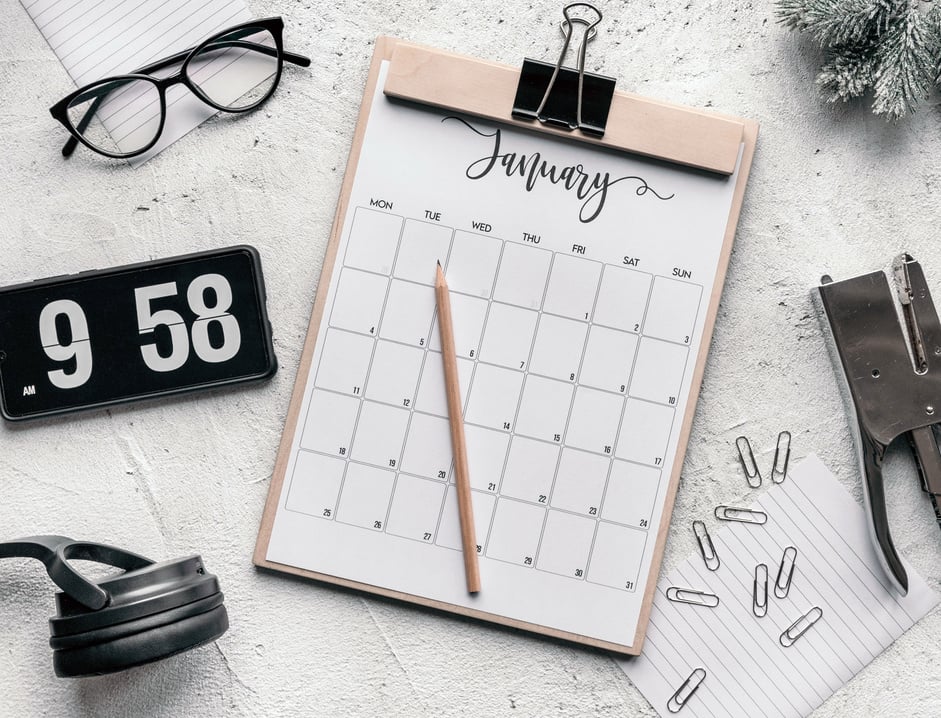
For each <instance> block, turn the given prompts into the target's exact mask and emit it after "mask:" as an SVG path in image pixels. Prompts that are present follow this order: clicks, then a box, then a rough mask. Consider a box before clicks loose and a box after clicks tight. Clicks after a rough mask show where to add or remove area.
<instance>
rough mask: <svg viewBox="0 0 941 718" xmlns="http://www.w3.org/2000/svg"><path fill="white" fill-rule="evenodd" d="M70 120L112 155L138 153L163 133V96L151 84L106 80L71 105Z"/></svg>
mask: <svg viewBox="0 0 941 718" xmlns="http://www.w3.org/2000/svg"><path fill="white" fill-rule="evenodd" d="M68 116H69V122H70V123H71V125H72V127H74V128H75V130H76V131H77V132H78V133H79V134H80V135H81V136H82V137H83V138H85V140H86V141H87V142H88V143H89V144H92V145H94V146H95V147H97V148H99V149H102V150H104V151H105V152H111V153H113V154H130V153H134V152H139V151H140V150H141V149H143V148H144V147H147V145H149V144H150V143H151V142H153V140H154V138H155V137H156V136H157V133H158V132H159V131H160V93H159V91H158V90H157V86H156V85H155V84H154V83H153V82H151V81H149V80H139V79H120V78H119V79H115V80H103V81H102V82H100V83H98V84H97V85H93V86H91V87H89V88H87V89H86V90H85V91H84V92H82V93H81V94H80V95H78V96H77V97H75V98H74V99H73V100H72V101H71V102H70V103H69V106H68Z"/></svg>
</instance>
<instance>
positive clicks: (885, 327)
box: [815, 254, 941, 594]
mask: <svg viewBox="0 0 941 718" xmlns="http://www.w3.org/2000/svg"><path fill="white" fill-rule="evenodd" d="M892 274H893V279H894V284H895V291H894V292H893V291H892V289H890V287H889V282H888V280H887V278H886V274H885V272H882V271H879V272H872V273H871V274H865V275H862V276H860V277H854V278H852V279H845V280H843V281H840V282H834V281H833V280H832V279H830V277H829V276H824V277H823V278H822V279H821V286H820V287H818V288H817V292H816V293H815V297H816V298H817V299H818V300H819V304H820V308H821V315H822V316H825V317H826V319H827V321H826V322H822V324H823V325H824V327H825V328H827V329H829V330H830V333H829V339H831V340H832V341H831V342H830V347H831V350H832V352H833V359H834V363H835V364H836V366H837V367H838V372H837V373H838V375H842V377H843V379H844V382H843V383H842V388H843V389H844V399H845V401H846V405H847V410H848V411H849V413H850V416H851V417H852V418H854V419H855V421H850V429H851V431H852V433H853V438H854V440H855V442H856V453H857V456H858V457H859V463H860V473H861V474H862V481H863V489H864V490H865V494H866V506H867V508H868V509H869V528H870V534H871V536H872V539H873V542H874V543H875V546H876V554H877V555H878V557H879V560H880V563H881V564H882V567H883V569H884V570H885V572H886V575H887V576H888V577H889V579H890V580H891V581H892V584H893V585H894V586H895V587H896V589H898V590H899V591H900V592H901V593H902V594H906V593H908V574H907V573H906V571H905V567H904V566H903V565H902V561H901V559H900V558H899V555H898V553H897V552H896V550H895V546H894V544H893V543H892V536H891V534H890V532H889V523H888V519H887V517H886V503H885V488H884V486H883V480H882V461H883V459H884V457H885V453H886V449H887V448H888V446H889V444H891V443H892V442H893V441H895V440H896V439H897V438H899V437H900V436H905V437H906V438H907V439H908V442H909V444H910V445H911V447H912V450H913V451H914V454H915V460H916V461H915V463H916V465H917V466H918V473H919V475H920V477H921V485H922V489H923V490H924V491H926V492H927V493H928V495H929V496H930V497H931V502H932V504H933V505H934V510H935V515H936V516H937V517H938V522H939V523H941V510H939V507H938V497H939V496H941V452H939V450H938V441H937V437H936V435H935V426H936V425H937V423H938V422H939V420H941V321H939V319H938V312H937V310H936V309H935V306H934V303H933V302H932V301H931V293H930V292H929V291H928V284H927V282H926V281H925V275H924V272H923V271H922V268H921V265H920V264H919V263H918V262H916V261H915V260H914V259H913V258H912V257H911V256H910V255H908V254H901V255H899V256H898V257H896V259H895V262H894V264H893V271H892ZM897 307H898V309H897ZM900 314H901V315H902V316H903V317H904V323H903V322H901V321H900V320H899V315H900ZM825 334H826V332H825Z"/></svg>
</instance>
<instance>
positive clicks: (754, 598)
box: [751, 563, 768, 618]
mask: <svg viewBox="0 0 941 718" xmlns="http://www.w3.org/2000/svg"><path fill="white" fill-rule="evenodd" d="M759 583H760V584H761V589H760V590H759V588H758V585H759ZM751 610H752V613H754V614H755V615H756V616H758V618H764V617H765V616H767V615H768V564H765V563H759V564H758V565H757V566H755V581H754V583H753V584H752V591H751Z"/></svg>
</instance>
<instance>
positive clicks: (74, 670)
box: [50, 594, 229, 678]
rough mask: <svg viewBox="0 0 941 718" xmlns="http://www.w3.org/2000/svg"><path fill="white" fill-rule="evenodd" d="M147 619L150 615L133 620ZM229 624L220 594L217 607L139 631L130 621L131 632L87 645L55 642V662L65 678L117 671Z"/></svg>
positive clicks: (197, 641) (198, 641) (202, 639)
mask: <svg viewBox="0 0 941 718" xmlns="http://www.w3.org/2000/svg"><path fill="white" fill-rule="evenodd" d="M144 622H146V619H138V621H131V622H130V623H131V624H138V623H144ZM228 627H229V617H228V614H227V612H226V610H225V606H223V605H222V602H221V594H220V601H219V605H217V606H215V607H214V608H211V609H209V610H208V611H206V612H204V613H198V614H196V615H192V616H188V617H185V618H179V619H176V620H173V621H172V622H170V623H168V624H166V625H161V626H156V627H153V628H143V629H142V630H140V631H136V632H130V631H133V630H134V629H135V628H136V627H135V626H134V625H129V626H126V628H127V629H128V631H129V632H128V633H127V634H126V635H123V636H121V637H119V638H114V639H111V640H98V639H97V638H92V637H88V638H89V640H88V641H87V642H86V643H85V644H84V645H83V644H81V643H78V644H77V645H75V646H73V647H71V648H56V647H55V646H54V645H53V649H54V650H53V654H52V665H53V668H54V669H55V672H56V675H57V676H60V677H62V678H77V677H80V676H95V675H101V674H104V673H114V672H115V671H123V670H124V669H125V668H133V667H134V666H140V665H143V664H145V663H151V662H152V661H156V660H159V659H161V658H167V657H169V656H173V655H176V654H177V653H182V652H183V651H188V650H189V649H191V648H196V647H197V646H201V645H203V644H205V643H209V642H211V641H214V640H216V639H217V638H219V637H220V636H221V635H222V634H223V633H225V632H226V629H228ZM50 643H52V641H50Z"/></svg>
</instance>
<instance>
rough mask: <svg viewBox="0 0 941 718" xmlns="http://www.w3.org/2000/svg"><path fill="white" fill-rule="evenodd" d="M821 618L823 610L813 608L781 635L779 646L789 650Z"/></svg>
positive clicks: (817, 607)
mask: <svg viewBox="0 0 941 718" xmlns="http://www.w3.org/2000/svg"><path fill="white" fill-rule="evenodd" d="M821 618H823V609H822V608H820V607H819V606H814V607H813V608H811V609H810V610H809V611H807V613H805V614H804V615H803V616H801V617H800V618H798V619H797V620H796V621H794V623H792V624H791V625H790V626H788V628H787V630H786V631H785V632H784V633H782V634H781V638H780V639H779V640H780V641H781V645H782V646H784V647H785V648H789V647H790V646H793V645H794V642H795V641H796V640H797V639H798V638H800V637H801V636H803V635H804V634H805V633H807V629H809V628H810V627H811V626H813V625H814V624H815V623H816V622H817V621H819V620H820V619H821Z"/></svg>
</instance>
